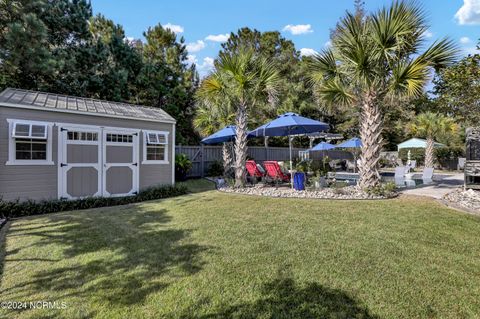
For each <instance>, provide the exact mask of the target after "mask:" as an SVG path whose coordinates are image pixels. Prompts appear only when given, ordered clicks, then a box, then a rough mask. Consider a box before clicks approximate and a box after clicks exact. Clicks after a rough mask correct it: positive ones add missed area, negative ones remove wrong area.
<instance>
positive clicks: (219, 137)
mask: <svg viewBox="0 0 480 319" xmlns="http://www.w3.org/2000/svg"><path fill="white" fill-rule="evenodd" d="M234 139H235V125H228V126H225V127H224V128H222V129H221V130H220V131H217V132H215V133H213V134H212V135H210V136H207V137H205V138H204V139H203V140H201V141H200V142H201V143H202V144H207V145H210V144H219V143H225V142H230V141H233V140H234Z"/></svg>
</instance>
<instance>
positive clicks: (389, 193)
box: [366, 182, 396, 197]
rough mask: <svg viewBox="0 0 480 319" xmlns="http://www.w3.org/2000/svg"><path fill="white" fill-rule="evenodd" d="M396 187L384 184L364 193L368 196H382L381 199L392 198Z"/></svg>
mask: <svg viewBox="0 0 480 319" xmlns="http://www.w3.org/2000/svg"><path fill="white" fill-rule="evenodd" d="M395 189H396V186H395V183H391V182H389V183H385V184H380V185H378V186H375V187H372V188H369V189H367V190H366V192H367V193H368V194H370V195H375V196H382V197H393V196H395V195H396V192H395Z"/></svg>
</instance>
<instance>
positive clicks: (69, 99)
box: [0, 88, 175, 123]
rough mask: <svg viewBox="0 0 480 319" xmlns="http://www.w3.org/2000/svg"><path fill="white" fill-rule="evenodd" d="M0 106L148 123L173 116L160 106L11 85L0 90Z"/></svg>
mask: <svg viewBox="0 0 480 319" xmlns="http://www.w3.org/2000/svg"><path fill="white" fill-rule="evenodd" d="M0 105H3V106H8V107H18V108H26V109H36V110H46V111H57V112H64V113H77V114H87V115H94V116H106V117H116V118H124V119H135V120H143V121H151V122H162V123H165V122H168V123H175V119H174V118H173V117H171V116H170V115H169V114H168V113H167V112H165V111H164V110H162V109H160V108H153V107H147V106H141V105H135V104H128V103H122V102H111V101H104V100H97V99H89V98H83V97H76V96H69V95H61V94H53V93H46V92H38V91H29V90H22V89H13V88H7V89H5V90H4V91H3V92H1V93H0Z"/></svg>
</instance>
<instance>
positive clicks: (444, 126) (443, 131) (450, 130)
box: [408, 112, 458, 167]
mask: <svg viewBox="0 0 480 319" xmlns="http://www.w3.org/2000/svg"><path fill="white" fill-rule="evenodd" d="M408 131H409V132H410V133H412V134H415V135H418V136H420V137H425V138H426V139H427V146H426V148H425V167H433V164H434V146H435V140H434V138H435V137H438V136H445V135H449V134H455V133H457V132H458V125H457V124H456V123H455V122H454V120H453V119H451V118H449V117H447V116H444V115H441V114H438V113H433V112H425V113H422V114H419V115H417V116H416V118H415V120H414V121H413V122H412V123H411V124H410V125H409V127H408Z"/></svg>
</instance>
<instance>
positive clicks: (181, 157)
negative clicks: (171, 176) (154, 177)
mask: <svg viewBox="0 0 480 319" xmlns="http://www.w3.org/2000/svg"><path fill="white" fill-rule="evenodd" d="M191 169H192V161H191V160H190V159H189V158H188V156H187V155H186V154H176V155H175V180H177V181H185V180H186V179H187V174H188V172H189V171H190V170H191Z"/></svg>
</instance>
